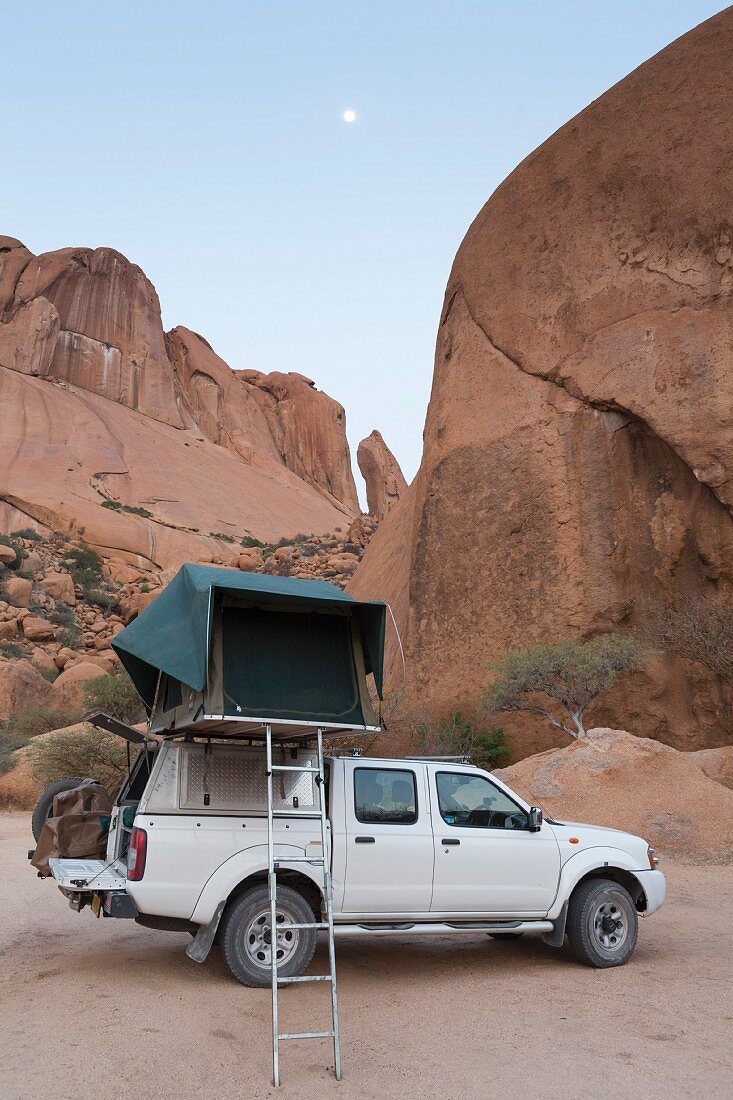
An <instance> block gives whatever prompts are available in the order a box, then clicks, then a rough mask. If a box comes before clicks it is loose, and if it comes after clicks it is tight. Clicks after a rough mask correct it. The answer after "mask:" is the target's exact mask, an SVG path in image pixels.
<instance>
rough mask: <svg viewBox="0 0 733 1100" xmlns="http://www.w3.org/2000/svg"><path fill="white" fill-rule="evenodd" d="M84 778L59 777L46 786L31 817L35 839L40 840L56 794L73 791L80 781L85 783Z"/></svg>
mask: <svg viewBox="0 0 733 1100" xmlns="http://www.w3.org/2000/svg"><path fill="white" fill-rule="evenodd" d="M84 779H85V776H83V775H69V776H67V777H66V779H57V780H56V782H55V783H50V784H49V785H48V787H46V789H45V791H43V793H42V794H41V795H40V796H39V798H38V801H37V802H36V805H35V807H34V810H33V817H32V818H31V828H32V829H33V839H34V840H38V838H39V836H40V835H41V829H42V828H43V825H44V822H45V821H46V820H47V819H48V818H49V817H50V816H51V811H52V810H53V800H54V798H55V797H56V795H57V794H61V792H62V791H72V790H73V789H74V787H76V786H78V784H79V783H83V781H84Z"/></svg>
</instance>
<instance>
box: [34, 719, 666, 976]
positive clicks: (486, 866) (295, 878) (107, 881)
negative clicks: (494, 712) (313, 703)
mask: <svg viewBox="0 0 733 1100" xmlns="http://www.w3.org/2000/svg"><path fill="white" fill-rule="evenodd" d="M276 752H277V754H278V760H279V762H280V765H281V767H280V770H278V771H277V774H276V776H275V778H274V779H273V783H274V801H273V806H274V814H275V817H274V849H275V858H276V860H277V862H278V889H277V922H278V923H283V924H284V925H286V926H287V927H286V929H285V930H283V931H281V932H278V933H277V935H276V944H277V947H276V951H277V956H276V957H277V967H278V973H279V974H280V975H281V976H294V975H299V974H301V973H302V972H303V971H304V970H305V968H306V967H307V966H308V964H309V962H310V960H311V958H312V956H313V953H314V950H315V946H316V937H317V931H316V930H315V929H314V928H312V927H310V928H302V927H300V928H296V929H292V928H290V927H289V926H291V925H301V926H302V925H304V924H305V925H307V924H313V923H314V922H318V921H320V920H322V919H323V918H322V916H321V913H322V903H323V897H322V884H323V881H324V876H323V871H322V867H323V863H321V864H320V865H319V863H318V861H319V860H321V858H322V855H323V853H322V846H321V839H320V837H321V829H320V824H319V821H317V820H316V819H317V818H319V817H320V813H316V812H315V811H320V795H321V789H320V784H319V783H318V782H317V774H316V773H314V772H303V771H296V770H293V771H288V770H286V768H285V767H283V765H287V764H291V765H292V767H293V769H295V768H296V767H304V766H305V767H308V766H313V767H315V764H316V753H315V750H313V749H310V748H303V747H298V746H295V747H284V746H283V747H279V748H277V749H276ZM273 775H275V773H274V772H273ZM265 776H266V767H265V760H264V752H263V750H262V748H261V747H257V746H251V745H247V744H241V743H237V742H230V743H221V742H214V743H212V742H208V743H202V742H197V741H194V740H191V739H184V740H174V739H170V740H165V741H163V742H162V743H156V744H154V745H152V746H151V743H150V742H148V744H147V746H146V747H144V748H143V749H141V751H140V755H139V757H138V759H137V761H136V763H135V766H134V767H133V769H132V771H131V774H130V777H129V779H128V781H127V782H126V783H125V784H124V786H123V788H122V790H121V792H120V795H119V797H118V799H117V803H116V806H115V808H114V810H113V814H112V820H111V825H110V831H109V840H108V848H107V858H106V860H71V859H53V860H52V861H51V867H52V873H53V875H54V877H55V879H56V881H57V882H58V884H59V886H60V887H61V889H62V891H63V892H64V893H65V894H66V895H67V896H68V897H69V899H70V903H71V905H72V907H73V908H75V909H78V910H81V909H83V908H85V907H87V906H90V907H91V908H92V910H93V912H95V913H96V915H97V916H99V915H100V914H102V915H104V916H108V917H113V916H117V917H134V919H135V920H137V921H138V923H140V924H141V925H144V926H146V927H152V928H160V929H163V930H165V929H177V930H181V929H185V930H188V931H189V932H191V933H192V934H193V935H195V939H194V941H193V942H192V943H191V945H190V946H189V949H188V953H189V955H191V957H192V958H194V959H195V960H196V961H199V962H202V961H203V960H204V959H205V958H206V955H207V954H208V951H209V949H210V947H211V945H212V944H213V943H214V942H218V944H219V947H220V950H221V952H222V954H223V957H224V959H225V960H226V963H227V965H228V967H229V969H230V970H231V972H232V974H233V975H234V977H235V978H237V979H238V980H239V981H240V982H243V983H245V984H246V985H252V986H266V985H269V984H270V980H271V967H272V957H271V951H272V936H271V930H270V926H271V918H270V903H269V901H268V888H267V867H268V846H267V819H266V813H265V807H266V801H265V800H266V778H265ZM324 786H325V799H326V812H327V819H328V827H327V832H326V834H325V835H326V836H327V847H330V851H328V852H327V853H325V860H326V864H327V865H329V866H330V869H331V878H332V886H333V920H334V928H335V933H336V935H340V934H348V935H389V934H398V935H403V936H404V935H434V934H436V933H441V934H450V935H461V934H473V935H474V936H475V935H476V934H477V933H481V932H485V933H487V934H488V935H491V936H496V937H515V936H521V935H523V934H525V933H539V934H541V935H542V936H543V938H544V939H545V941H546V942H547V943H549V944H551V945H553V946H555V947H560V946H561V945H562V944H563V942H564V938H565V936H566V935H567V937H568V939H569V941H570V946H571V948H572V949H573V951H574V953H575V955H576V956H577V958H578V959H579V960H580V961H581V962H583V963H586V964H588V965H590V966H594V967H609V966H619V965H621V964H623V963H625V962H626V961H627V960H628V959H629V957H630V956H631V954H632V952H633V950H634V947H635V945H636V938H637V927H638V915H639V914H642V915H643V916H649V915H650V914H651V913H653V912H655V910H656V909H658V908H659V907H660V905H661V904H662V902H663V901H664V896H665V879H664V876H663V874H662V873H661V872H660V871H658V870H657V860H656V856H655V854H654V851H653V850H652V849H651V848H650V847H649V845H648V844H647V843H646V841H644V840H641V839H640V838H639V837H636V836H631V835H629V834H628V833H623V832H618V831H616V830H614V829H606V828H598V827H596V826H592V825H579V824H575V823H571V822H559V821H552V820H550V819H548V818H544V819H543V815H542V811H541V810H540V809H538V808H536V807H531V806H529V805H527V803H526V802H524V801H523V800H522V799H521V798H520V797H519V796H518V795H517V794H515V793H514V792H513V791H511V790H510V789H509V788H508V787H506V786H505V785H504V784H503V783H501V782H500V781H499V780H498V779H496V778H495V777H493V776H492V775H491V774H489V773H487V772H485V771H482V770H481V769H479V768H476V767H473V766H471V765H470V764H468V763H459V762H455V761H442V760H437V759H433V760H427V759H395V760H386V759H367V758H364V757H361V756H358V755H348V756H346V755H343V756H336V755H335V756H331V757H328V758H327V761H326V775H325V784H324Z"/></svg>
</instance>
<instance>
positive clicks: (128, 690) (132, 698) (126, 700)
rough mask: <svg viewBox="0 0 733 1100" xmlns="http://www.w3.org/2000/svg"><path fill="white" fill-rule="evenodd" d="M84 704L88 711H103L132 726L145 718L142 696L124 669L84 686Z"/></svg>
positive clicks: (95, 679) (96, 678) (98, 677)
mask: <svg viewBox="0 0 733 1100" xmlns="http://www.w3.org/2000/svg"><path fill="white" fill-rule="evenodd" d="M84 704H85V709H86V710H88V711H89V710H103V711H104V712H105V714H111V715H112V717H113V718H117V719H118V720H119V721H120V722H127V724H128V725H131V726H132V725H134V724H135V723H136V722H142V721H143V719H144V718H145V708H144V707H143V704H142V702H141V701H140V696H139V695H138V693H137V692H136V691H135V688H134V686H133V683H132V680H131V679H130V677H129V676H128V675H127V673H126V672H125V671H124V670H123V669H120V670H119V671H117V672H110V673H108V675H106V676H97V677H95V678H94V679H93V680H90V681H89V683H88V684H86V685H85V686H84Z"/></svg>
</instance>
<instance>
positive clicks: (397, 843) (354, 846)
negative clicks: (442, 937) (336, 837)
mask: <svg viewBox="0 0 733 1100" xmlns="http://www.w3.org/2000/svg"><path fill="white" fill-rule="evenodd" d="M345 765H346V766H345V774H344V781H345V783H346V792H345V793H346V876H345V882H346V887H345V891H344V901H343V912H344V913H383V914H385V916H386V917H387V918H388V917H389V916H391V915H394V914H400V913H415V914H422V913H424V914H427V913H429V911H430V894H431V891H432V886H433V832H432V828H431V824H430V808H429V805H428V794H427V789H426V775H425V765H424V764H417V765H413V766H409V765H406V766H405V767H396V766H395V767H393V766H391V765H388V764H385V765H384V766H383V767H374V766H371V765H369V766H366V765H362V764H361V763H360V762H359V761H358V760H354V761H351V760H348V761H346V762H345Z"/></svg>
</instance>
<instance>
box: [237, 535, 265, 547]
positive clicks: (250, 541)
mask: <svg viewBox="0 0 733 1100" xmlns="http://www.w3.org/2000/svg"><path fill="white" fill-rule="evenodd" d="M239 541H240V544H241V545H242V546H244V547H245V548H247V547H250V546H258V547H259V548H260V550H264V549H265V546H266V545H267V544H266V543H264V542H260V540H259V539H255V538H253V537H252V535H245V536H244V538H243V539H240V540H239Z"/></svg>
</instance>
